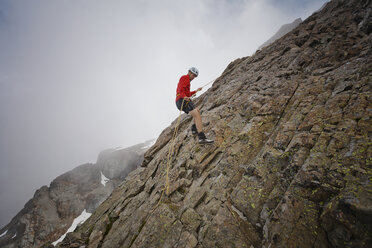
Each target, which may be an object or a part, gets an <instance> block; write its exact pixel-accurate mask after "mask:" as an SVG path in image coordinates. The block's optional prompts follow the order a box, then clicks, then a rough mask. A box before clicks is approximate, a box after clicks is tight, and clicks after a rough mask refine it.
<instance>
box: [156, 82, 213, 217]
mask: <svg viewBox="0 0 372 248" xmlns="http://www.w3.org/2000/svg"><path fill="white" fill-rule="evenodd" d="M216 79H217V78H216ZM216 79H213V80H212V81H210V82H208V83H207V84H205V85H203V86H202V87H201V88H204V87H205V86H207V85H209V84H211V83H213V82H214V81H216ZM194 96H195V94H194V95H193V96H191V97H190V98H192V97H194ZM184 102H185V98H183V99H182V104H181V109H180V114H179V115H178V119H177V124H176V127H175V128H174V132H173V135H172V139H171V143H170V146H169V150H168V158H167V172H166V178H165V187H164V188H163V190H162V192H161V195H160V198H159V201H158V203H157V204H156V206H155V207H154V209H153V211H155V209H156V208H157V207H158V206H159V204H160V202H161V200H162V198H163V195H164V191H165V193H166V195H167V196H168V195H169V169H170V163H171V158H172V154H173V152H174V143H175V140H176V136H177V133H178V128H179V125H180V121H181V114H182V109H183V106H184ZM187 104H189V101H187V102H186V105H185V106H187Z"/></svg>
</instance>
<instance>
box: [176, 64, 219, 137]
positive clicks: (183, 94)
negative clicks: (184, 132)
mask: <svg viewBox="0 0 372 248" xmlns="http://www.w3.org/2000/svg"><path fill="white" fill-rule="evenodd" d="M198 74H199V71H198V69H196V68H195V67H191V68H190V69H189V71H188V73H187V75H183V76H182V77H181V78H180V81H179V82H178V85H177V97H176V105H177V108H178V109H179V110H181V107H182V110H183V111H184V112H185V113H186V114H188V113H190V115H191V116H192V117H193V118H194V124H193V125H192V126H191V132H192V134H198V138H199V144H211V143H213V142H214V141H213V140H210V139H207V137H206V136H205V134H204V132H203V124H202V119H201V116H200V111H199V109H197V108H195V106H194V103H193V102H192V101H191V99H190V97H191V96H192V95H194V94H195V93H196V92H198V91H201V90H202V88H198V89H197V90H196V91H191V92H190V82H191V81H192V80H193V79H194V78H196V77H197V76H198Z"/></svg>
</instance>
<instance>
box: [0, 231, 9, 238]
mask: <svg viewBox="0 0 372 248" xmlns="http://www.w3.org/2000/svg"><path fill="white" fill-rule="evenodd" d="M7 232H8V230H6V231H5V232H3V233H2V234H0V238H1V237H2V236H5V234H6V233H7Z"/></svg>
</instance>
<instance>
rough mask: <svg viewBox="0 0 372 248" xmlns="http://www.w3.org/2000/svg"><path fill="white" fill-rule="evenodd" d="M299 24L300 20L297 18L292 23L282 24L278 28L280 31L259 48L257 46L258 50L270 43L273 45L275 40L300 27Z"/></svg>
mask: <svg viewBox="0 0 372 248" xmlns="http://www.w3.org/2000/svg"><path fill="white" fill-rule="evenodd" d="M301 22H302V19H301V18H297V19H296V20H294V21H293V22H292V23H288V24H284V25H283V26H281V27H280V29H279V30H278V31H277V32H276V33H275V34H274V35H273V36H272V37H271V38H270V39H268V40H267V41H265V42H264V43H263V44H262V45H261V46H259V48H258V49H262V48H263V47H265V46H268V45H270V44H271V43H273V42H274V41H276V40H277V39H279V38H281V37H282V36H284V35H285V34H287V33H288V32H290V31H292V30H293V29H294V28H296V27H297V26H298V25H300V23H301Z"/></svg>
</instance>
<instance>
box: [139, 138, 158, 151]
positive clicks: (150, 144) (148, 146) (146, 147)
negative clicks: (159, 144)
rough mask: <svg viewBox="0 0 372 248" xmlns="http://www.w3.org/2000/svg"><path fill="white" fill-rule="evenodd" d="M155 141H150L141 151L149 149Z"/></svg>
mask: <svg viewBox="0 0 372 248" xmlns="http://www.w3.org/2000/svg"><path fill="white" fill-rule="evenodd" d="M155 142H156V140H153V141H151V142H150V143H149V144H148V145H147V146H144V147H142V149H149V148H150V147H152V146H153V145H154V144H155Z"/></svg>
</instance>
